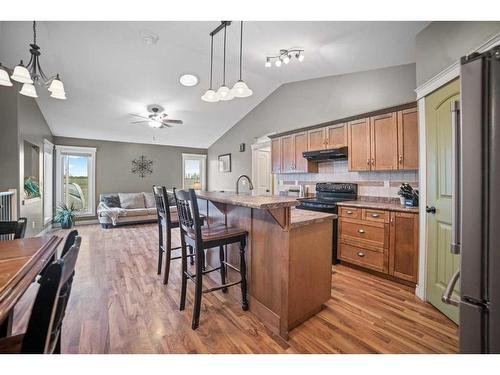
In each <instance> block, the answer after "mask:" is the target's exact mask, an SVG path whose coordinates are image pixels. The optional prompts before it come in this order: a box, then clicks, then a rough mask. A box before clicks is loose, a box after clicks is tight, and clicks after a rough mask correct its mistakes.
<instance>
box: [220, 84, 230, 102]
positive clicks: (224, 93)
mask: <svg viewBox="0 0 500 375" xmlns="http://www.w3.org/2000/svg"><path fill="white" fill-rule="evenodd" d="M217 98H218V99H219V100H222V101H227V100H232V99H234V95H233V93H232V92H231V90H229V87H227V86H226V85H222V86H221V87H219V89H218V90H217Z"/></svg>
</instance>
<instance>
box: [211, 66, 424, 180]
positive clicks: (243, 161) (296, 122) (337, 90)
mask: <svg viewBox="0 0 500 375" xmlns="http://www.w3.org/2000/svg"><path fill="white" fill-rule="evenodd" d="M414 90H415V64H408V65H400V66H395V67H390V68H384V69H377V70H371V71H366V72H359V73H353V74H345V75H337V76H329V77H322V78H318V79H312V80H307V81H299V82H292V83H288V84H285V85H282V86H280V87H279V88H278V89H277V90H276V91H274V92H273V93H272V94H271V95H270V96H268V97H267V98H266V99H265V100H264V101H263V102H262V103H260V104H259V105H258V106H257V107H255V108H254V109H253V110H252V111H251V112H250V113H248V114H247V115H246V116H245V117H244V118H243V119H242V120H241V121H239V122H238V123H237V124H236V125H235V126H234V127H233V128H231V129H230V130H228V131H227V132H226V133H225V134H224V135H223V136H222V137H221V138H219V139H218V140H217V141H216V142H215V143H214V144H213V145H211V146H210V148H209V149H208V188H209V189H210V190H221V189H224V190H234V184H235V181H236V179H237V177H238V176H239V175H240V174H242V173H246V174H248V175H251V172H252V168H251V164H252V160H251V159H252V152H251V148H250V145H251V144H252V143H254V142H255V138H258V137H261V136H263V135H265V134H269V133H271V132H276V133H279V132H282V131H287V130H292V129H296V128H301V127H304V126H309V125H314V124H318V123H322V122H326V121H331V120H335V119H339V118H343V117H348V116H353V115H357V114H360V113H363V112H369V111H372V110H376V109H381V108H385V107H390V106H394V105H398V104H403V103H407V102H411V101H413V100H415V92H414ZM240 143H246V144H247V147H246V151H245V152H243V153H240V152H239V144H240ZM226 153H231V156H232V172H230V173H219V171H218V168H217V156H218V155H220V154H226Z"/></svg>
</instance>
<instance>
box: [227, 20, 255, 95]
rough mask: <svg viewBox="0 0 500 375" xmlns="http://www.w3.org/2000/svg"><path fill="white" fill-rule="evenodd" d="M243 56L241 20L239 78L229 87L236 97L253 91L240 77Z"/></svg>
mask: <svg viewBox="0 0 500 375" xmlns="http://www.w3.org/2000/svg"><path fill="white" fill-rule="evenodd" d="M242 57H243V21H241V22H240V79H239V80H238V82H236V83H235V84H234V86H233V88H232V89H231V93H232V94H233V95H234V96H235V97H237V98H246V97H248V96H250V95H252V94H253V91H252V90H250V88H249V87H248V86H247V84H246V83H245V81H243V79H242V78H241V70H242V69H241V67H242Z"/></svg>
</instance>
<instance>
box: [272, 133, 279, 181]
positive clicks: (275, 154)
mask: <svg viewBox="0 0 500 375" xmlns="http://www.w3.org/2000/svg"><path fill="white" fill-rule="evenodd" d="M271 166H272V173H281V138H274V139H273V140H272V141H271Z"/></svg>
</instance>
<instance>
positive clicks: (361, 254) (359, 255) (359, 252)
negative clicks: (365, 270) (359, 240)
mask: <svg viewBox="0 0 500 375" xmlns="http://www.w3.org/2000/svg"><path fill="white" fill-rule="evenodd" d="M356 255H357V256H358V257H361V258H363V257H364V256H365V253H363V252H362V251H358V252H357V253H356Z"/></svg>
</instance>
